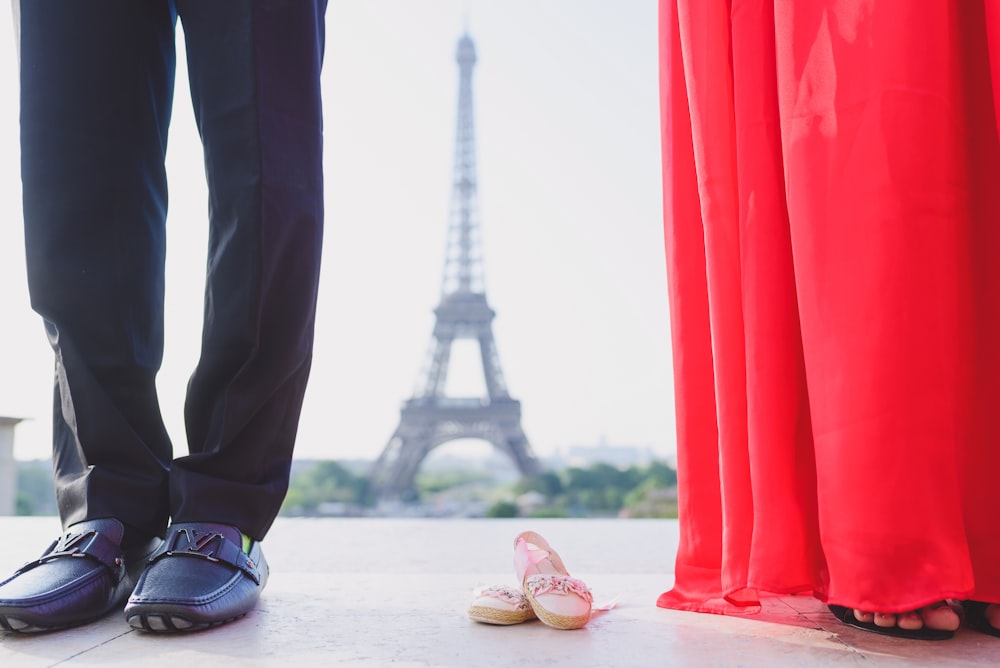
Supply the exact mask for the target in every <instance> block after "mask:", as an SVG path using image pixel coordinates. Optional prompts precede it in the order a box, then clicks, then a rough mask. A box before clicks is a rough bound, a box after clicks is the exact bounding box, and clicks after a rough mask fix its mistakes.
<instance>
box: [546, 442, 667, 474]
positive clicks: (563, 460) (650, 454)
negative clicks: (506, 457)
mask: <svg viewBox="0 0 1000 668" xmlns="http://www.w3.org/2000/svg"><path fill="white" fill-rule="evenodd" d="M663 459H664V458H663V457H662V456H658V455H657V454H656V452H655V451H654V450H653V449H652V448H650V447H639V446H631V445H610V444H608V443H606V442H604V441H603V440H602V441H601V442H600V443H599V444H598V445H573V446H570V447H569V448H567V449H566V451H565V454H563V455H558V456H556V457H554V458H551V459H550V460H549V461H550V462H551V463H553V464H556V463H557V464H558V466H554V467H553V468H565V467H568V466H575V467H579V468H586V467H588V466H592V465H594V464H608V465H610V466H614V467H616V468H620V469H626V468H629V467H630V466H645V465H647V464H649V463H651V462H654V461H662V460H663Z"/></svg>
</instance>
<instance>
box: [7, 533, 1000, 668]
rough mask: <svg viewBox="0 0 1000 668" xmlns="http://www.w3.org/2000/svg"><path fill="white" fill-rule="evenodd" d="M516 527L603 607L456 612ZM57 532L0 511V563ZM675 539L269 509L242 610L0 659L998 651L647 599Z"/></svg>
mask: <svg viewBox="0 0 1000 668" xmlns="http://www.w3.org/2000/svg"><path fill="white" fill-rule="evenodd" d="M526 529H531V530H534V531H538V532H539V533H541V534H542V535H543V536H545V537H546V538H547V539H548V540H549V542H550V543H551V544H552V546H553V547H554V548H555V549H556V550H558V551H559V553H560V555H561V556H562V557H563V560H564V561H565V562H566V566H567V567H568V568H569V569H570V572H571V574H572V575H574V576H576V577H579V578H581V579H583V580H584V581H585V582H587V583H588V584H589V585H590V587H591V589H592V590H593V591H594V594H595V597H596V599H597V602H599V603H600V602H606V601H609V600H612V599H615V600H616V607H615V608H614V609H612V610H610V611H608V612H603V613H600V614H598V615H597V616H595V617H594V619H593V620H592V621H591V622H590V624H589V625H588V626H587V627H585V628H584V629H582V630H579V631H558V630H555V629H551V628H549V627H546V626H544V625H543V624H541V623H539V622H530V623H527V624H521V625H518V626H510V627H500V626H487V625H482V624H477V623H474V622H471V621H469V620H468V619H467V618H466V616H465V607H466V605H467V603H468V601H469V595H470V593H471V591H472V589H473V588H474V587H475V586H476V585H477V584H490V583H508V584H513V583H514V577H513V573H512V568H511V557H512V542H513V538H514V536H515V535H516V534H517V533H518V532H520V531H523V530H526ZM58 533H59V526H58V522H57V521H56V520H55V519H54V518H15V517H4V518H0V536H2V539H0V541H2V542H0V573H3V574H4V575H3V576H0V577H5V576H6V573H8V572H10V571H12V570H13V569H14V568H16V567H17V566H18V565H20V564H21V563H23V562H24V561H27V560H28V559H30V558H33V557H35V556H37V555H38V554H39V553H41V551H42V550H43V549H44V548H45V547H46V546H47V545H48V543H49V541H51V540H52V539H53V538H54V537H55V536H56V535H57V534H58ZM676 541H677V524H676V522H675V521H671V520H418V519H408V520H391V519H324V520H301V519H294V520H293V519H279V520H278V522H277V523H276V524H275V525H274V528H273V529H272V531H271V533H270V534H269V536H268V539H267V541H265V543H264V550H265V553H266V555H267V557H268V561H269V563H270V565H271V580H270V583H269V584H268V587H267V589H266V590H265V592H264V594H263V597H262V600H261V603H260V605H259V606H258V607H257V608H256V609H255V610H254V611H253V612H252V613H251V614H250V615H248V616H247V617H246V618H245V619H242V620H240V621H237V622H234V623H232V624H229V625H227V626H223V627H220V628H217V629H213V630H210V631H205V632H202V633H194V634H189V635H177V636H154V635H148V634H144V633H141V632H137V631H132V630H131V629H130V628H129V627H128V626H127V625H126V624H125V622H124V620H123V618H122V617H121V616H120V615H119V614H117V613H115V614H112V615H110V616H108V617H106V618H105V619H103V620H101V621H100V622H98V623H96V624H92V625H90V626H86V627H82V628H77V629H70V630H66V631H61V632H56V633H49V634H44V635H34V636H20V635H4V634H2V633H0V667H2V668H12V667H20V666H68V667H76V666H97V665H100V666H136V665H138V666H142V668H155V667H157V666H171V667H172V668H177V666H194V665H197V666H213V667H216V666H218V667H222V666H242V667H244V668H253V667H256V666H296V667H298V668H306V667H307V666H328V665H338V666H340V665H345V666H447V667H456V668H457V667H465V666H470V667H475V668H489V667H492V666H504V667H506V666H523V667H524V668H527V667H528V666H531V667H532V668H533V667H535V666H601V667H608V666H623V667H633V666H634V667H640V666H657V667H660V666H699V667H700V666H816V665H820V666H824V665H833V666H842V665H843V666H847V665H850V666H854V665H858V666H899V665H927V666H932V665H933V666H942V665H957V666H971V665H1000V638H992V637H989V636H985V635H982V634H978V633H974V632H972V631H968V630H964V629H963V630H961V631H959V633H958V634H957V635H956V637H955V638H954V639H952V640H948V641H944V642H926V641H924V642H920V641H905V640H899V639H895V638H888V637H882V636H876V635H873V634H869V633H865V632H863V631H858V630H855V629H852V628H849V627H846V626H844V625H842V624H840V623H838V622H837V621H836V620H835V619H834V618H833V617H832V615H830V614H829V613H828V612H827V611H826V609H825V607H823V606H822V605H820V604H819V603H818V602H816V601H814V600H812V599H809V598H784V599H772V600H769V601H767V602H766V605H765V606H764V611H763V613H761V614H759V615H755V616H752V617H741V618H737V617H722V616H717V615H704V614H696V613H686V612H677V611H671V610H662V609H659V608H657V607H656V606H655V601H656V597H657V595H658V594H659V593H660V592H661V591H663V590H665V589H668V588H669V587H670V585H671V582H672V578H673V576H672V570H673V560H674V552H675V549H676Z"/></svg>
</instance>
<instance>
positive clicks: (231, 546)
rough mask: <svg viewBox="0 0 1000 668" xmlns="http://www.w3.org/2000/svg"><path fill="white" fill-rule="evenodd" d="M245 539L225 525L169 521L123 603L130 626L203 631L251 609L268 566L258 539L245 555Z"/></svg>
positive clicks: (237, 531) (170, 631)
mask: <svg viewBox="0 0 1000 668" xmlns="http://www.w3.org/2000/svg"><path fill="white" fill-rule="evenodd" d="M242 540H243V539H242V536H241V534H240V532H239V529H237V528H235V527H232V526H229V525H227V524H213V523H210V522H187V523H181V524H174V525H173V526H171V527H170V528H169V529H168V530H167V537H166V539H165V540H164V541H163V545H162V546H161V547H160V549H158V550H157V551H156V552H155V553H154V554H153V556H152V557H151V558H150V560H149V564H148V565H147V566H146V570H145V571H143V573H142V575H141V576H140V577H139V582H138V583H137V584H136V587H135V591H134V592H133V593H132V596H131V597H130V598H129V600H128V603H127V604H126V605H125V619H127V620H128V623H129V625H130V626H132V627H133V628H136V629H141V630H143V631H152V632H156V633H176V632H178V631H199V630H201V629H207V628H211V627H213V626H218V625H219V624H225V623H226V622H230V621H232V620H234V619H238V618H239V617H242V616H243V615H245V614H247V613H248V612H249V611H250V609H251V608H253V606H254V605H255V604H256V603H257V599H258V598H260V592H261V590H262V589H264V585H265V584H267V575H268V569H267V562H266V561H265V560H264V553H263V552H261V549H260V543H258V542H256V541H254V543H253V545H252V546H251V548H250V554H247V553H246V552H244V551H243V549H242V547H241V545H242Z"/></svg>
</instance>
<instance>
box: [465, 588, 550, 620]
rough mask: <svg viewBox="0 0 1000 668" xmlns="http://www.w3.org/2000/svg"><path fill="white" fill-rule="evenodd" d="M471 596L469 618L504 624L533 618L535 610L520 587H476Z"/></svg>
mask: <svg viewBox="0 0 1000 668" xmlns="http://www.w3.org/2000/svg"><path fill="white" fill-rule="evenodd" d="M472 596H473V598H472V603H470V604H469V619H472V620H473V621H477V622H482V623H483V624H501V625H505V626H506V625H510V624H520V623H521V622H526V621H528V620H530V619H534V618H535V611H534V610H532V609H531V604H529V603H528V599H527V598H526V597H525V596H524V592H522V591H521V590H520V589H516V588H514V587H508V586H505V585H493V586H491V587H483V588H480V589H476V590H475V591H474V592H473V593H472Z"/></svg>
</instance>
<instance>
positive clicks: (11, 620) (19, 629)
mask: <svg viewBox="0 0 1000 668" xmlns="http://www.w3.org/2000/svg"><path fill="white" fill-rule="evenodd" d="M105 614H107V613H105ZM103 617H104V614H102V615H98V616H96V617H90V618H87V619H81V620H80V621H74V622H73V623H72V624H56V625H54V626H50V625H45V626H40V625H38V624H36V623H34V622H30V621H27V620H25V619H22V618H20V617H13V616H11V615H0V630H3V631H7V632H8V633H46V632H48V631H61V630H62V629H71V628H73V627H75V626H83V625H85V624H92V623H94V622H96V621H97V620H99V619H102V618H103Z"/></svg>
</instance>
